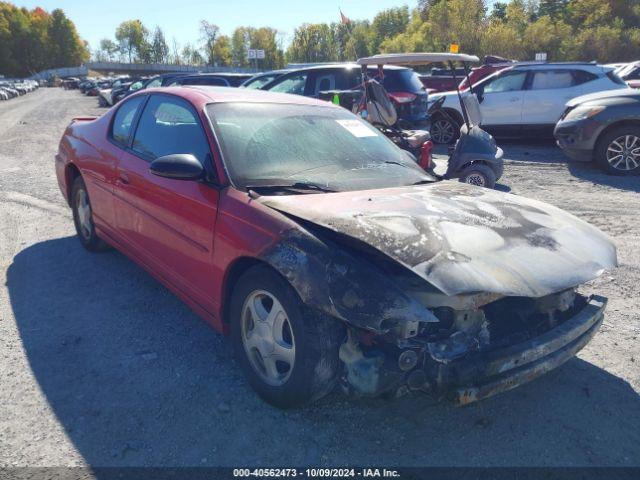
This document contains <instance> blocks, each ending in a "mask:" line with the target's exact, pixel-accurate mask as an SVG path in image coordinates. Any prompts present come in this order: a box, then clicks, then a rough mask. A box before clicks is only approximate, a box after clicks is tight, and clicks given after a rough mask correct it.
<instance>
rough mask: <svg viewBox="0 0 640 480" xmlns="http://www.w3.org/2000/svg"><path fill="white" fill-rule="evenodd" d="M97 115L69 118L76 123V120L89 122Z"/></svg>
mask: <svg viewBox="0 0 640 480" xmlns="http://www.w3.org/2000/svg"><path fill="white" fill-rule="evenodd" d="M96 118H98V117H89V116H86V117H74V118H72V119H71V123H76V122H91V121H93V120H95V119H96Z"/></svg>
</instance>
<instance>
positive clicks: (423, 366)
mask: <svg viewBox="0 0 640 480" xmlns="http://www.w3.org/2000/svg"><path fill="white" fill-rule="evenodd" d="M55 169H56V175H57V179H58V183H59V186H60V189H61V192H62V194H63V195H64V198H65V199H66V200H67V201H68V203H69V206H70V207H71V209H72V212H73V221H74V224H75V227H76V231H77V234H78V239H79V241H80V243H81V244H82V245H83V246H84V247H85V248H86V249H87V250H89V251H98V250H101V249H104V248H105V247H106V245H107V244H108V245H111V246H114V247H116V248H118V249H119V250H121V251H123V252H125V253H126V254H127V255H128V256H129V257H130V258H132V259H134V260H135V261H136V262H138V263H139V264H140V265H141V266H142V267H143V268H145V269H147V270H148V271H150V272H151V274H153V275H154V277H155V278H157V279H158V280H160V281H161V282H163V283H164V284H165V285H166V286H167V287H168V288H169V289H170V290H171V291H173V292H174V293H175V294H176V295H178V296H179V297H180V298H181V299H183V300H184V301H185V302H186V303H187V304H188V305H189V306H191V308H193V309H194V310H195V311H196V312H197V313H198V314H199V315H201V316H202V317H203V318H205V319H206V320H207V321H208V322H210V323H211V324H212V325H213V326H214V327H215V328H216V329H218V330H219V331H221V332H224V333H230V334H231V341H232V343H233V346H234V348H235V352H236V355H237V358H238V364H239V365H240V367H241V368H242V370H243V371H244V373H245V375H246V377H247V379H248V382H249V383H250V384H251V386H252V387H253V388H254V389H255V391H256V392H257V393H258V394H259V395H260V396H262V398H264V399H265V400H266V401H268V402H270V403H272V404H274V405H277V406H279V407H291V406H296V405H301V404H304V403H307V402H311V401H314V400H316V399H319V398H321V397H322V396H324V395H326V394H328V393H329V392H330V391H331V390H332V388H333V387H334V386H335V385H336V383H337V382H338V381H341V382H342V384H343V386H344V387H345V389H347V390H351V391H354V392H357V393H359V394H361V395H370V396H374V395H381V394H391V395H393V394H394V393H396V392H401V391H406V390H409V389H410V390H414V391H424V392H427V393H430V394H432V395H433V396H435V397H436V398H450V399H452V400H453V401H454V402H457V403H458V404H467V403H471V402H474V401H477V400H480V399H483V398H486V397H488V396H490V395H494V394H496V393H499V392H502V391H506V390H509V389H511V388H514V387H516V386H518V385H519V384H522V383H525V382H527V381H530V380H532V379H534V378H536V377H538V376H540V375H543V374H544V373H545V372H548V371H549V370H551V369H553V368H555V367H557V366H559V365H561V364H562V363H564V362H566V361H567V360H569V359H571V358H573V357H574V356H575V355H576V353H577V352H578V351H579V350H580V349H581V348H583V347H584V346H585V345H586V344H587V343H588V342H589V341H590V340H591V338H592V337H593V335H594V334H595V333H596V332H597V330H598V328H599V327H600V325H601V324H602V322H603V316H604V310H605V307H606V302H607V300H606V298H603V297H601V296H598V295H593V296H585V295H582V294H581V293H578V292H576V288H577V287H578V286H580V285H581V284H583V283H584V282H587V281H590V280H592V279H594V278H596V277H598V276H599V275H601V274H602V272H603V271H604V270H605V269H607V268H612V267H614V266H615V265H616V262H617V258H616V249H615V246H614V244H613V243H612V241H611V240H610V239H609V238H608V237H607V236H606V235H605V234H604V233H602V232H600V231H599V230H598V229H597V228H595V227H593V226H591V225H589V224H587V223H586V222H584V221H582V220H580V219H578V218H576V217H575V216H573V215H571V214H569V213H567V212H564V211H562V210H560V209H558V208H556V207H553V206H551V205H547V204H544V203H542V202H540V201H533V200H528V199H526V198H523V197H521V196H516V195H510V194H506V193H503V192H498V191H494V190H488V189H482V188H478V187H474V186H471V185H463V184H460V183H457V182H456V183H453V182H435V181H434V178H433V177H431V176H430V175H429V174H428V173H426V172H425V171H424V170H422V169H421V168H420V167H419V166H418V165H417V164H416V163H415V160H414V159H412V158H409V156H408V155H407V154H406V152H404V151H402V150H400V149H399V148H398V147H396V146H395V145H394V144H393V143H392V142H391V141H389V140H388V139H387V138H386V137H385V136H384V135H383V134H382V133H381V132H380V131H378V130H377V129H376V128H374V127H373V126H371V125H369V124H368V123H366V122H365V121H364V120H362V119H361V118H359V117H357V116H355V115H353V114H352V113H350V112H349V111H347V110H346V109H344V108H341V107H338V106H336V105H332V104H331V103H328V102H321V101H318V100H313V99H310V98H303V97H294V96H290V95H277V94H274V93H267V92H264V91H260V90H247V89H231V88H224V89H223V88H218V89H213V88H207V87H194V88H166V89H154V90H146V91H142V92H138V93H136V94H134V95H132V96H130V97H128V98H127V99H125V100H124V101H123V102H122V103H120V104H119V106H118V107H117V108H114V109H111V110H110V111H109V112H107V113H105V114H104V115H102V116H101V117H99V118H95V119H89V118H79V119H76V120H74V121H72V123H71V124H70V125H69V126H68V128H67V129H66V131H65V133H64V135H63V137H62V139H61V142H60V146H59V150H58V152H57V154H56V157H55ZM514 221H517V228H513V222H514ZM214 251H215V255H214V254H213V252H214ZM496 272H499V274H498V275H497V274H496ZM150 308H153V306H151V307H150ZM140 333H141V335H142V334H144V332H142V331H141V332H140ZM176 341H179V339H176ZM167 374H170V372H167Z"/></svg>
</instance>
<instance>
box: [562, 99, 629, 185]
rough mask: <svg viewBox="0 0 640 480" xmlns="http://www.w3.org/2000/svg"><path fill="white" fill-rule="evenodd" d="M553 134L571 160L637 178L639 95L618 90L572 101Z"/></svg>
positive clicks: (611, 172)
mask: <svg viewBox="0 0 640 480" xmlns="http://www.w3.org/2000/svg"><path fill="white" fill-rule="evenodd" d="M554 134H555V137H556V139H557V141H558V145H559V146H560V148H562V149H563V150H564V151H565V153H566V154H567V155H569V156H570V157H571V158H573V159H574V160H582V161H591V160H593V161H595V162H596V163H597V164H598V165H599V166H600V168H602V169H603V170H604V171H605V172H607V173H610V174H614V175H639V174H640V92H638V91H636V90H632V89H621V90H613V91H609V92H601V93H595V94H591V95H585V96H582V97H578V98H574V99H573V100H571V101H569V102H568V103H567V105H566V110H565V112H564V114H563V115H562V118H561V119H560V121H559V122H558V124H557V125H556V128H555V132H554Z"/></svg>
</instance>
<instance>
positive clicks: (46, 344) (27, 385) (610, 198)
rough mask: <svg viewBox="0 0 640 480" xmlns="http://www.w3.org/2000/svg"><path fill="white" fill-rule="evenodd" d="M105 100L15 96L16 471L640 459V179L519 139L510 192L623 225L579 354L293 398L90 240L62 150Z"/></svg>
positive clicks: (2, 312) (3, 445)
mask: <svg viewBox="0 0 640 480" xmlns="http://www.w3.org/2000/svg"><path fill="white" fill-rule="evenodd" d="M102 111H103V110H100V109H98V108H97V101H96V99H95V98H87V97H84V96H82V95H81V94H80V93H79V92H77V91H64V90H62V89H40V90H39V91H37V92H34V93H32V94H29V95H27V96H25V97H21V98H20V99H15V100H11V101H8V102H0V187H1V188H0V262H1V267H2V276H3V277H4V279H3V281H2V284H1V285H0V466H26V465H31V466H34V465H36V466H71V465H89V466H122V465H126V466H208V465H215V466H239V465H247V464H250V465H261V466H266V465H274V466H280V467H282V466H293V465H308V464H310V465H314V466H321V465H331V466H343V465H354V464H355V465H381V466H394V465H395V466H412V465H435V466H448V465H458V466H596V465H597V466H614V465H615V466H639V465H640V396H639V394H640V342H639V341H638V340H639V337H640V315H639V314H638V310H639V309H640V253H639V252H640V178H638V177H636V178H616V177H609V176H606V175H603V174H601V173H600V172H599V171H598V170H596V169H595V168H594V167H592V166H591V165H588V164H572V163H567V161H566V159H565V157H564V156H563V154H562V153H561V152H560V151H559V150H558V149H557V148H555V147H554V146H553V145H552V144H551V143H542V144H535V145H521V144H515V143H511V144H503V146H504V149H505V152H506V158H507V159H508V160H507V162H506V169H505V176H504V178H503V180H502V185H501V186H500V188H502V189H503V190H510V191H511V192H513V193H515V194H518V195H526V196H529V197H533V198H537V199H540V200H543V201H546V202H549V203H552V204H554V205H557V206H559V207H561V208H564V209H567V210H569V211H570V212H572V213H574V214H576V215H578V216H580V217H581V218H583V219H585V220H587V221H589V222H591V223H593V224H595V225H596V226H598V227H600V228H601V229H602V230H604V231H605V232H607V233H608V234H609V235H611V236H612V237H613V238H614V239H615V242H616V244H617V246H618V249H619V260H620V267H619V268H618V269H616V270H614V271H611V272H606V273H605V274H604V275H603V276H602V277H600V278H599V279H598V280H596V281H594V282H592V283H591V284H589V285H587V286H586V287H585V290H586V291H592V292H597V293H599V294H602V295H605V296H607V297H609V308H608V314H607V316H606V319H605V322H604V325H603V327H602V329H601V330H600V332H599V333H598V334H597V335H596V337H595V338H594V340H593V341H592V342H591V343H590V344H589V345H588V346H587V348H585V349H584V350H583V351H582V352H581V353H580V354H579V355H578V358H576V359H574V360H571V361H570V362H568V363H567V364H565V365H564V366H563V367H561V368H560V369H558V370H556V371H554V372H552V373H550V374H549V375H547V376H545V377H543V378H541V379H538V380H536V381H534V382H533V383H530V384H528V385H526V386H523V387H521V388H518V389H516V390H514V391H512V392H509V393H506V394H503V395H500V396H497V397H494V398H492V399H489V400H487V401H484V402H482V403H479V404H475V405H471V406H469V407H465V408H455V407H453V406H451V405H448V404H437V405H434V404H432V403H431V402H430V401H429V400H428V399H426V398H424V397H421V396H415V397H405V398H402V399H398V400H363V399H351V398H346V397H344V396H342V394H339V393H335V394H332V395H330V396H329V397H328V398H326V399H324V400H322V401H320V402H319V403H317V404H315V405H312V406H310V407H308V408H305V409H302V410H296V411H287V412H283V411H279V410H276V409H274V408H272V407H270V406H268V405H266V404H265V403H263V402H262V401H261V400H259V399H258V398H257V397H256V395H254V394H253V393H252V391H251V390H250V388H249V387H248V385H247V384H246V383H245V381H244V379H243V377H242V375H241V372H240V370H239V368H238V366H237V365H236V363H235V362H234V361H233V359H232V355H231V347H230V342H228V341H227V340H226V339H225V338H223V337H221V336H220V335H218V334H217V333H215V332H214V331H213V330H212V329H211V328H210V327H209V326H207V325H206V324H205V323H204V322H203V321H201V320H200V319H199V318H198V317H196V315H195V314H193V313H192V312H191V311H190V310H189V309H188V308H187V307H186V306H184V305H183V304H182V303H181V302H180V301H179V300H178V299H177V298H176V297H174V296H173V295H172V294H171V293H169V292H168V291H167V290H166V289H165V288H164V287H162V286H161V285H160V284H158V283H157V282H156V281H154V280H153V279H152V278H151V277H150V276H149V275H147V274H146V273H145V272H144V271H142V270H141V269H140V268H138V267H137V266H135V265H134V264H133V263H132V262H130V261H129V260H127V259H126V258H125V257H124V256H122V255H120V254H118V253H116V252H109V253H105V254H99V255H92V254H90V253H88V252H86V251H84V250H83V249H82V248H81V246H80V244H79V243H78V241H77V240H76V239H75V238H74V236H73V235H74V231H73V225H72V221H71V214H70V211H69V209H68V207H67V206H66V205H65V203H64V201H63V199H62V196H61V194H60V192H59V191H58V187H57V184H56V179H55V173H54V160H53V156H54V154H55V152H56V149H57V144H58V141H59V138H60V136H61V134H62V132H63V130H64V127H65V126H66V124H67V123H68V122H69V120H70V119H71V118H72V117H74V116H80V115H87V114H96V113H100V112H102Z"/></svg>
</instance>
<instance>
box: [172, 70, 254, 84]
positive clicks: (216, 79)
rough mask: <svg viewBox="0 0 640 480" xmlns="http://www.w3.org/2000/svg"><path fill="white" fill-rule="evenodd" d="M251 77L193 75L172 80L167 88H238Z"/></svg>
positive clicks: (239, 74) (234, 74)
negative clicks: (202, 86)
mask: <svg viewBox="0 0 640 480" xmlns="http://www.w3.org/2000/svg"><path fill="white" fill-rule="evenodd" d="M251 77H252V75H251V74H244V73H222V72H216V73H194V74H191V75H183V76H180V77H177V78H175V79H173V81H172V82H169V83H168V86H175V85H209V86H214V87H239V86H240V85H241V84H242V83H243V82H244V81H245V80H248V79H250V78H251Z"/></svg>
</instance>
